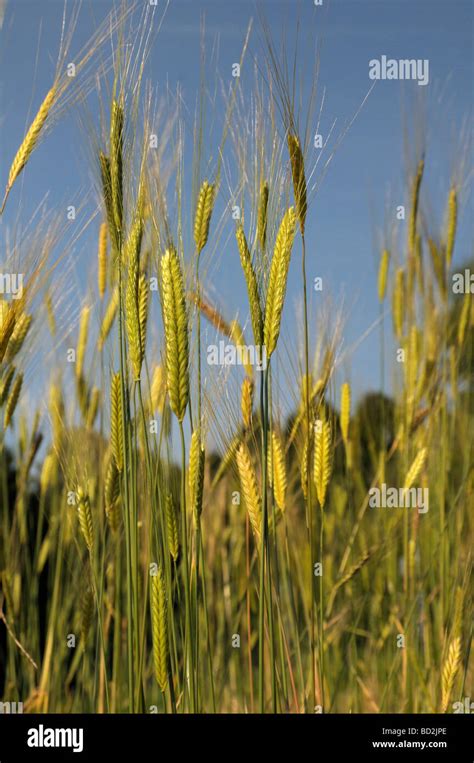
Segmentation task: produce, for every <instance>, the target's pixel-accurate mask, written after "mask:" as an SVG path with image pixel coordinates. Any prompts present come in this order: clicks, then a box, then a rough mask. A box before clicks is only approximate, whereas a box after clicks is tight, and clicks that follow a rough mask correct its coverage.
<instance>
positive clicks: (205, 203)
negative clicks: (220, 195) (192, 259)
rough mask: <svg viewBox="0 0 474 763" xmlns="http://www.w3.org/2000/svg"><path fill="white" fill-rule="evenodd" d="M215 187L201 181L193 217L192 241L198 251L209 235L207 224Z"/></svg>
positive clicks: (209, 221)
mask: <svg viewBox="0 0 474 763" xmlns="http://www.w3.org/2000/svg"><path fill="white" fill-rule="evenodd" d="M214 193H215V187H214V185H212V184H211V183H209V182H208V181H207V180H205V181H204V182H203V184H202V185H201V188H200V190H199V196H198V201H197V205H196V215H195V217H194V243H195V244H196V249H197V251H198V253H200V252H201V251H202V250H203V249H204V247H205V246H206V244H207V239H208V237H209V225H210V223H211V215H212V208H213V205H214Z"/></svg>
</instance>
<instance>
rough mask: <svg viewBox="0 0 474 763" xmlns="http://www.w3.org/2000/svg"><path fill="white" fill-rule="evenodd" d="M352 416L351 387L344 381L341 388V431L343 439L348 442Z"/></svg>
mask: <svg viewBox="0 0 474 763" xmlns="http://www.w3.org/2000/svg"><path fill="white" fill-rule="evenodd" d="M350 417H351V388H350V385H349V384H348V383H347V382H344V384H343V385H342V388H341V432H342V439H343V440H344V442H345V443H346V444H347V442H348V440H349V423H350Z"/></svg>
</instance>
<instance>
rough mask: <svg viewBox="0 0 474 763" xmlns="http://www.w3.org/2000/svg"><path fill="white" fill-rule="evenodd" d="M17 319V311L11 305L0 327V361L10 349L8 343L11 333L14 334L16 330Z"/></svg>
mask: <svg viewBox="0 0 474 763" xmlns="http://www.w3.org/2000/svg"><path fill="white" fill-rule="evenodd" d="M16 321H17V313H16V310H15V309H14V308H13V307H11V306H9V307H8V309H7V310H6V311H5V314H4V316H3V320H2V325H1V327H0V363H1V362H2V360H3V359H4V357H5V354H6V352H7V349H8V343H9V341H10V338H11V335H12V334H13V331H14V330H15V325H16Z"/></svg>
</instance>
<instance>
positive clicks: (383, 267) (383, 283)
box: [378, 249, 390, 302]
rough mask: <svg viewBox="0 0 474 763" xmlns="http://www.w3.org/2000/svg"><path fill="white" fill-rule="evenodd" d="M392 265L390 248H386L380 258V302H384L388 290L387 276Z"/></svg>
mask: <svg viewBox="0 0 474 763" xmlns="http://www.w3.org/2000/svg"><path fill="white" fill-rule="evenodd" d="M389 265H390V252H389V251H388V249H384V250H383V252H382V257H381V258H380V265H379V276H378V292H379V302H383V301H384V299H385V292H386V290H387V276H388V268H389Z"/></svg>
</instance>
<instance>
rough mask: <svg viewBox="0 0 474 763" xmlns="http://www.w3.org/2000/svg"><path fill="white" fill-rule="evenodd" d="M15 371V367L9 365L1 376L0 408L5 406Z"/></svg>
mask: <svg viewBox="0 0 474 763" xmlns="http://www.w3.org/2000/svg"><path fill="white" fill-rule="evenodd" d="M15 371H16V368H15V366H12V365H10V366H8V368H7V369H6V371H5V372H4V374H3V376H2V380H1V382H0V406H2V405H4V404H5V401H6V399H7V397H8V393H9V392H10V387H11V383H12V381H13V377H14V376H15Z"/></svg>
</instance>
